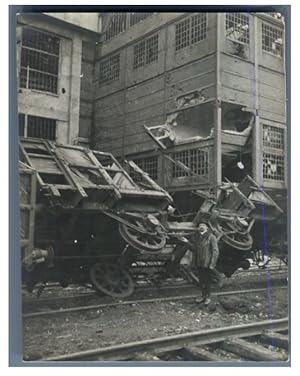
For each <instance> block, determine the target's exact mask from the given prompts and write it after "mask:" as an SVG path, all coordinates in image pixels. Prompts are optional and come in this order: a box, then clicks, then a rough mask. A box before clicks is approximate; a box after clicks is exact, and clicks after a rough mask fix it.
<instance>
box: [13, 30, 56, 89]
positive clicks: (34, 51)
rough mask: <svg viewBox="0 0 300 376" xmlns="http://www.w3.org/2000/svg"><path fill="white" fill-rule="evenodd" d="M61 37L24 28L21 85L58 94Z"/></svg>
mask: <svg viewBox="0 0 300 376" xmlns="http://www.w3.org/2000/svg"><path fill="white" fill-rule="evenodd" d="M59 50H60V40H59V38H57V37H55V36H53V35H51V34H48V33H44V32H40V31H37V30H34V29H31V28H29V27H24V28H23V33H22V51H21V71H20V87H23V88H27V89H36V90H41V91H46V92H50V93H55V94H57V84H58V67H59Z"/></svg>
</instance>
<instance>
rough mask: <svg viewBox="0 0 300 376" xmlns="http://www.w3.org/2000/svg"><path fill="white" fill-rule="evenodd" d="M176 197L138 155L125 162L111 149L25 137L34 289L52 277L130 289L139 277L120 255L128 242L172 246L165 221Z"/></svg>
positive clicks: (26, 259)
mask: <svg viewBox="0 0 300 376" xmlns="http://www.w3.org/2000/svg"><path fill="white" fill-rule="evenodd" d="M126 169H127V171H128V172H127V171H126ZM171 202H172V199H171V197H170V196H169V195H168V193H167V192H166V191H164V190H163V189H162V188H160V187H159V186H158V185H157V184H156V183H155V182H154V181H152V180H151V179H150V178H149V177H148V175H147V174H145V173H143V171H142V170H140V169H139V168H138V167H137V166H136V165H135V164H134V163H133V162H128V163H126V165H125V168H123V167H121V165H120V164H119V163H118V161H117V160H116V159H115V158H114V157H113V156H112V155H111V154H109V153H101V152H98V151H91V150H89V149H85V148H82V147H76V146H65V145H56V144H54V143H52V142H49V141H44V140H33V139H23V140H21V141H20V208H21V246H22V260H23V280H24V282H25V283H26V284H27V286H28V288H29V289H32V288H33V286H34V285H35V284H36V283H37V282H41V281H48V280H55V281H59V282H60V283H61V284H62V285H63V286H64V285H66V284H67V283H68V281H73V282H77V283H85V282H90V281H92V283H93V285H94V286H95V287H96V288H97V289H100V290H101V291H103V292H105V293H115V294H116V295H122V294H124V293H125V294H127V293H130V291H131V290H132V289H133V283H132V280H131V278H130V276H129V274H128V273H127V271H126V268H125V267H122V266H121V265H120V264H119V263H118V260H119V259H120V256H121V254H122V252H125V251H126V249H127V248H128V246H127V243H128V242H130V243H132V244H133V245H136V246H137V247H138V248H141V247H142V249H143V250H144V251H146V252H147V251H148V252H153V251H160V250H161V249H162V248H163V247H164V246H165V243H166V235H165V234H164V233H162V232H161V231H158V230H157V223H159V220H160V217H161V216H162V215H163V213H164V212H165V210H166V208H167V207H168V205H169V204H170V203H171ZM130 230H131V231H130ZM132 232H133V233H132ZM136 233H138V234H139V236H136V235H135V234H136ZM124 237H125V238H126V242H125V241H124V239H123V238H124Z"/></svg>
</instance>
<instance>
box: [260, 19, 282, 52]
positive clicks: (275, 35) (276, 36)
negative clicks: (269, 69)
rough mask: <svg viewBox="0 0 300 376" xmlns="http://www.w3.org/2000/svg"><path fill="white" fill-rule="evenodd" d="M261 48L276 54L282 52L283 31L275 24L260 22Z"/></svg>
mask: <svg viewBox="0 0 300 376" xmlns="http://www.w3.org/2000/svg"><path fill="white" fill-rule="evenodd" d="M262 49H263V51H266V52H270V53H272V54H274V55H276V56H282V54H283V33H282V30H281V29H280V28H278V27H276V26H271V25H268V24H266V23H263V24H262Z"/></svg>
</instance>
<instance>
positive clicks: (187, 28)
mask: <svg viewBox="0 0 300 376" xmlns="http://www.w3.org/2000/svg"><path fill="white" fill-rule="evenodd" d="M206 36H207V14H206V13H198V14H196V15H194V16H191V17H189V18H186V19H184V20H183V21H181V22H179V23H178V24H176V26H175V50H176V51H178V50H181V49H182V48H185V47H187V46H190V45H192V44H195V43H198V42H200V41H201V40H204V39H205V38H206Z"/></svg>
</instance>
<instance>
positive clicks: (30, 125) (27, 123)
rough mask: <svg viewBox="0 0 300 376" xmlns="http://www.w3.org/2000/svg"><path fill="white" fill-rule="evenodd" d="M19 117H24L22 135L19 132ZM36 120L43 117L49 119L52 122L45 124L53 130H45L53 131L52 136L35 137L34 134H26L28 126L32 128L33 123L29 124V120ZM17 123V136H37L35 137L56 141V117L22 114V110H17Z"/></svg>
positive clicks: (45, 119)
mask: <svg viewBox="0 0 300 376" xmlns="http://www.w3.org/2000/svg"><path fill="white" fill-rule="evenodd" d="M20 117H23V118H24V126H23V135H21V134H20ZM34 119H35V120H38V119H43V121H51V122H53V124H52V125H51V124H47V126H48V127H49V126H50V127H54V131H52V130H51V132H50V131H49V129H48V130H47V132H48V134H49V133H53V135H54V136H53V137H36V136H30V135H28V134H29V132H30V129H29V128H30V127H32V128H34V127H35V125H33V123H32V124H30V121H33V120H34ZM18 124H19V137H24V138H37V139H42V140H49V141H56V138H57V119H53V118H48V117H44V116H37V115H31V114H24V113H22V112H19V114H18ZM41 126H43V124H41Z"/></svg>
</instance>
